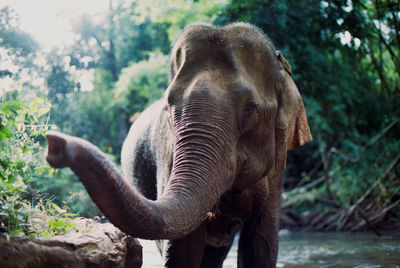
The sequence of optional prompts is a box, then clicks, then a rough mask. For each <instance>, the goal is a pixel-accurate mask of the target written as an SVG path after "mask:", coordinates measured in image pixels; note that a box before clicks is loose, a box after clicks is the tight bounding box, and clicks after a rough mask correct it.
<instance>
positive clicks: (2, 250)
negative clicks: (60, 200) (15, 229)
mask: <svg viewBox="0 0 400 268" xmlns="http://www.w3.org/2000/svg"><path fill="white" fill-rule="evenodd" d="M79 221H85V222H84V223H83V224H82V223H80V224H81V226H85V228H84V229H85V230H83V231H82V232H81V230H79V231H78V232H76V231H75V232H70V233H68V234H65V235H58V236H54V237H51V238H44V237H28V236H10V237H6V236H5V235H0V267H73V268H80V267H141V266H142V246H141V245H140V243H139V241H138V240H137V239H135V238H132V237H130V236H127V235H126V234H124V233H123V232H121V231H120V230H119V229H118V228H116V227H114V226H113V225H112V224H110V223H105V224H101V223H98V222H96V221H94V220H88V219H80V220H79Z"/></svg>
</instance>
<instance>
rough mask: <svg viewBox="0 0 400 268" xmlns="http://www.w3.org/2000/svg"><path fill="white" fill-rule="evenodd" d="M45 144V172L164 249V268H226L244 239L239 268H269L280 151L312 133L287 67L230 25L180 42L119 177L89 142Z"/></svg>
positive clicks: (52, 138)
mask: <svg viewBox="0 0 400 268" xmlns="http://www.w3.org/2000/svg"><path fill="white" fill-rule="evenodd" d="M47 138H48V142H49V147H48V156H47V160H48V162H49V163H50V164H51V165H53V166H54V167H70V168H71V169H72V170H73V171H74V172H75V174H76V175H77V176H78V177H79V178H80V180H81V182H82V183H83V184H84V186H85V187H86V189H87V191H88V193H89V194H90V196H91V197H92V199H93V200H94V202H95V203H96V204H97V206H98V207H99V208H100V210H101V211H102V212H103V213H104V215H105V216H106V217H107V218H108V219H109V220H110V221H111V222H112V223H113V224H114V225H116V226H117V227H119V228H120V229H121V230H122V231H124V232H126V233H127V234H129V235H132V236H134V237H139V238H144V239H154V240H160V242H159V244H158V245H159V246H160V248H161V251H162V254H163V258H164V261H165V266H166V267H221V266H222V262H223V260H224V259H225V257H226V255H227V253H228V251H229V248H230V247H231V245H232V242H233V238H234V236H235V234H236V233H237V232H239V231H240V240H239V252H238V267H275V266H276V258H277V251H278V236H277V233H278V219H279V209H280V197H281V184H282V183H281V180H282V172H283V169H284V167H285V163H286V152H287V151H288V150H291V149H294V148H296V147H298V146H301V145H303V144H305V143H307V142H308V141H310V140H311V133H310V130H309V127H308V124H307V118H306V115H305V111H304V106H303V102H302V99H301V97H300V94H299V92H298V90H297V87H296V85H295V84H294V82H293V80H292V78H291V70H290V66H289V64H288V63H287V61H286V60H285V59H284V57H283V56H282V55H281V54H280V53H279V52H278V51H275V49H274V48H273V46H272V44H271V43H270V42H269V41H268V39H267V38H266V37H265V35H264V34H263V33H262V32H261V31H260V30H259V29H257V28H255V27H253V26H251V25H248V24H243V23H236V24H231V25H228V26H225V27H223V28H214V27H212V26H209V25H203V24H201V25H194V26H190V27H188V28H187V29H185V30H184V32H183V33H182V34H181V35H180V37H179V38H178V40H177V41H176V43H175V45H174V47H173V49H172V52H171V57H170V85H169V87H168V88H167V90H166V92H165V95H164V97H163V98H162V99H161V100H159V101H157V102H156V103H154V104H153V105H152V106H150V107H149V108H147V109H146V110H145V111H144V112H143V113H142V114H141V116H140V117H139V118H138V119H137V120H136V121H135V122H134V124H133V125H132V127H131V129H130V132H129V134H128V137H127V138H126V141H125V143H124V146H123V149H122V169H123V175H122V174H121V173H120V172H119V171H118V169H117V168H116V167H115V166H114V165H113V164H112V163H111V162H110V161H109V160H108V159H107V158H106V157H105V155H104V154H103V153H102V152H101V151H100V150H99V149H97V148H96V147H95V146H94V145H92V144H90V143H89V142H87V141H84V140H82V139H79V138H76V137H72V136H68V135H65V134H62V133H58V132H49V133H48V134H47ZM133 185H135V186H136V187H135V186H133ZM136 188H137V189H139V191H140V192H141V193H139V192H138V191H137V190H136ZM161 240H162V241H161Z"/></svg>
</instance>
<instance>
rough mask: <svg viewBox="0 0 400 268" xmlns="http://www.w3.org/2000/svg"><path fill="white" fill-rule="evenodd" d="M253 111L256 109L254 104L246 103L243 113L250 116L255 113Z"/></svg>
mask: <svg viewBox="0 0 400 268" xmlns="http://www.w3.org/2000/svg"><path fill="white" fill-rule="evenodd" d="M255 109H256V105H255V104H254V103H252V102H250V103H248V104H247V105H246V107H245V108H244V112H245V113H246V114H247V115H251V114H252V113H253V112H254V111H255Z"/></svg>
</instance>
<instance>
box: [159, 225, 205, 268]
mask: <svg viewBox="0 0 400 268" xmlns="http://www.w3.org/2000/svg"><path fill="white" fill-rule="evenodd" d="M205 236H206V222H204V223H202V224H201V225H200V226H199V227H198V228H197V229H196V230H194V231H193V232H191V233H190V234H188V235H186V236H184V237H182V238H179V239H175V240H172V241H166V243H165V244H164V246H165V247H166V248H165V249H163V260H164V265H165V267H169V268H172V267H174V268H179V267H194V268H197V267H200V265H201V260H202V258H203V255H204V243H205Z"/></svg>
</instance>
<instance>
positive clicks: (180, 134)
mask: <svg viewBox="0 0 400 268" xmlns="http://www.w3.org/2000/svg"><path fill="white" fill-rule="evenodd" d="M189 110H190V109H183V110H182V112H181V113H180V120H174V121H175V129H176V143H175V154H174V164H173V168H172V172H171V177H170V179H169V184H168V186H167V188H166V191H165V192H164V194H163V195H162V196H161V197H160V198H159V199H158V200H156V201H152V200H149V199H146V198H145V197H143V196H142V195H141V194H140V193H139V192H138V191H137V190H136V189H135V188H134V187H133V186H131V185H130V184H129V183H128V182H127V180H125V179H124V178H123V176H122V175H121V173H120V172H119V171H118V169H117V168H116V167H115V165H113V164H112V163H111V162H110V161H109V160H108V159H107V158H106V156H105V155H104V154H103V153H102V152H101V151H100V150H99V149H98V148H97V147H95V146H94V145H92V144H91V143H89V142H87V141H85V140H82V139H79V138H76V137H71V136H68V135H65V134H62V133H58V132H49V133H48V134H47V139H48V142H49V147H48V156H47V160H48V162H49V163H50V164H51V165H52V166H54V167H66V166H69V167H70V168H71V169H72V170H73V171H74V173H75V174H76V175H77V176H78V177H79V178H80V180H81V182H82V183H83V184H84V186H85V187H86V189H87V191H88V193H89V195H90V196H91V198H92V199H93V201H94V202H95V203H96V204H97V206H98V207H99V208H100V210H101V211H102V212H103V213H104V215H105V216H106V217H107V218H108V219H109V220H110V221H111V222H112V223H113V224H114V225H116V226H117V227H119V228H120V229H121V230H122V231H124V232H125V233H127V234H130V235H132V236H134V237H139V238H144V239H175V238H179V237H182V236H184V235H185V234H187V233H189V232H191V231H192V230H194V229H195V228H197V226H199V225H200V223H201V222H202V221H203V220H204V219H205V218H206V215H207V212H209V211H210V210H211V209H212V208H213V206H214V205H215V203H216V202H217V200H218V198H219V196H220V195H221V194H222V193H223V192H224V191H226V190H227V188H228V187H229V186H230V184H231V183H232V177H233V172H234V171H233V169H234V168H233V167H234V165H233V164H232V162H233V161H231V158H232V157H230V156H231V155H232V153H233V152H232V146H231V145H230V142H229V138H230V137H229V135H230V134H229V131H227V127H221V126H223V125H226V124H227V122H226V118H224V117H223V116H221V115H220V114H218V113H216V112H215V110H214V111H213V113H210V114H209V117H208V119H209V121H208V122H210V123H207V122H204V120H203V122H201V121H200V120H193V116H192V115H193V113H194V114H196V113H197V112H199V111H196V110H194V109H192V110H190V112H188V111H189ZM203 112H204V111H203ZM190 117H192V118H190ZM189 118H190V119H189ZM202 118H204V117H202ZM198 119H200V117H199V118H198ZM213 119H216V120H214V121H213ZM217 121H221V122H217Z"/></svg>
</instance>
